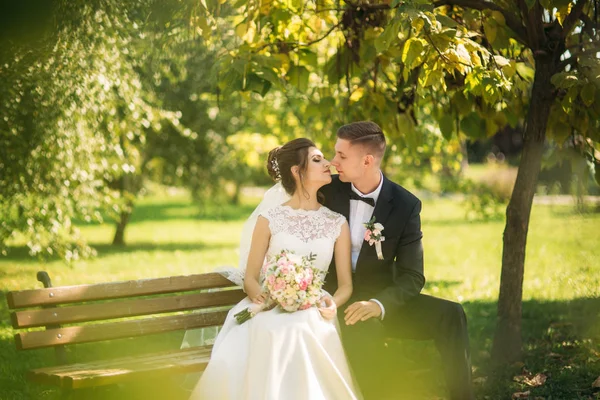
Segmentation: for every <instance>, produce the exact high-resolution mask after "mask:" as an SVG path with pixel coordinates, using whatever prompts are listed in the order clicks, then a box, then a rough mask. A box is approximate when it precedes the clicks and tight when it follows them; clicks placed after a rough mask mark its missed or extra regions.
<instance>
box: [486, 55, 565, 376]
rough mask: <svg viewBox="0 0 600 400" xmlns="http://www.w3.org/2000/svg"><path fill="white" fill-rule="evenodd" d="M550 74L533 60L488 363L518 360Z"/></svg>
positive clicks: (546, 63)
mask: <svg viewBox="0 0 600 400" xmlns="http://www.w3.org/2000/svg"><path fill="white" fill-rule="evenodd" d="M553 73H554V62H553V61H552V60H548V59H538V60H536V71H535V78H534V82H533V89H532V94H531V102H530V106H529V113H528V116H527V128H526V130H525V137H524V147H523V152H522V154H521V161H520V163H519V170H518V173H517V180H516V182H515V187H514V190H513V192H512V196H511V198H510V202H509V204H508V207H507V210H506V226H505V228H504V247H503V251H502V273H501V277H500V296H499V298H498V319H497V326H496V332H495V336H494V343H493V347H492V359H493V361H494V362H496V363H500V364H502V363H510V362H514V361H516V360H518V359H519V358H520V356H521V306H522V299H523V273H524V270H525V269H524V266H525V248H526V244H527V230H528V228H529V217H530V215H531V205H532V203H533V195H534V194H535V190H536V185H537V180H538V174H539V172H540V167H541V162H542V154H543V150H544V139H545V137H546V125H547V123H548V116H549V115H550V107H551V105H552V102H553V101H554V94H553V92H552V90H553V87H552V84H551V83H550V78H551V77H552V74H553Z"/></svg>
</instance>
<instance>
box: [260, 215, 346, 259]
mask: <svg viewBox="0 0 600 400" xmlns="http://www.w3.org/2000/svg"><path fill="white" fill-rule="evenodd" d="M261 215H262V216H263V217H265V218H266V219H267V220H268V221H269V229H270V230H271V240H270V242H269V248H268V250H267V255H271V254H276V253H278V252H280V251H281V250H289V251H293V252H294V253H296V254H298V255H309V254H310V253H313V254H315V255H316V259H315V262H314V266H315V267H316V268H319V269H321V270H323V271H327V269H328V268H329V264H330V263H331V259H332V257H333V248H334V245H335V241H336V240H337V238H338V237H339V236H340V233H341V229H342V225H343V224H344V222H345V221H346V219H345V218H344V216H343V215H341V214H338V213H336V212H334V211H331V210H330V209H329V208H327V207H321V208H319V209H318V210H314V211H311V210H297V209H293V208H291V207H289V206H284V205H280V206H277V207H274V208H271V209H269V210H267V211H266V212H265V213H263V214H261Z"/></svg>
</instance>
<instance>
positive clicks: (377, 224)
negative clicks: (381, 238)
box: [373, 222, 383, 233]
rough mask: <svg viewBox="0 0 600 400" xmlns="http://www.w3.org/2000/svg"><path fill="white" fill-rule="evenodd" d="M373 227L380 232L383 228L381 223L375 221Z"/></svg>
mask: <svg viewBox="0 0 600 400" xmlns="http://www.w3.org/2000/svg"><path fill="white" fill-rule="evenodd" d="M373 228H375V229H377V230H378V231H379V232H380V233H381V231H382V230H383V225H381V224H380V223H379V222H377V223H376V224H373Z"/></svg>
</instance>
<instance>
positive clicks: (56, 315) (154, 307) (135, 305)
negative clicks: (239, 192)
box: [11, 289, 246, 329]
mask: <svg viewBox="0 0 600 400" xmlns="http://www.w3.org/2000/svg"><path fill="white" fill-rule="evenodd" d="M245 296H246V295H245V294H244V292H243V291H242V290H241V289H238V290H223V291H218V292H209V293H194V294H187V295H179V294H178V295H173V296H169V297H155V298H150V299H135V300H121V301H118V302H111V303H100V304H86V305H78V306H70V307H56V308H45V309H39V310H25V311H17V312H13V313H11V320H12V323H13V328H15V329H18V328H30V327H36V326H45V325H52V324H61V325H63V324H71V323H75V322H86V321H101V320H107V319H112V318H123V317H134V316H139V315H149V314H158V313H164V312H173V311H184V310H192V309H199V308H203V307H217V306H227V305H234V304H236V303H237V302H239V301H240V300H242V299H243V298H244V297H245Z"/></svg>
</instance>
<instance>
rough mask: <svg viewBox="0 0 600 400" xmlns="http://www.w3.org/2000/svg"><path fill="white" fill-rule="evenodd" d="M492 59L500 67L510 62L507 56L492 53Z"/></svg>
mask: <svg viewBox="0 0 600 400" xmlns="http://www.w3.org/2000/svg"><path fill="white" fill-rule="evenodd" d="M494 61H496V64H498V66H499V67H500V68H502V67H504V66H506V65H509V64H510V60H509V59H508V58H504V57H502V56H501V55H498V54H497V55H494Z"/></svg>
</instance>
